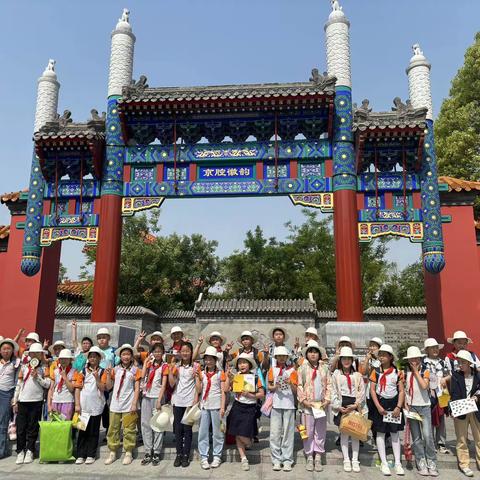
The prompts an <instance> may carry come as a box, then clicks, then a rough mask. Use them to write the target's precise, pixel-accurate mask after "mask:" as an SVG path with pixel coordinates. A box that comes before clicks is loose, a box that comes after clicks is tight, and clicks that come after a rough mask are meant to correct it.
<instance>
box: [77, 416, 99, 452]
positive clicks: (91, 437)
mask: <svg viewBox="0 0 480 480" xmlns="http://www.w3.org/2000/svg"><path fill="white" fill-rule="evenodd" d="M101 421H102V414H100V415H95V416H93V415H92V416H91V417H90V419H89V420H88V424H87V429H86V430H85V431H82V430H79V431H78V438H77V458H79V457H80V458H87V457H93V458H95V457H96V456H97V448H98V437H99V435H100V422H101Z"/></svg>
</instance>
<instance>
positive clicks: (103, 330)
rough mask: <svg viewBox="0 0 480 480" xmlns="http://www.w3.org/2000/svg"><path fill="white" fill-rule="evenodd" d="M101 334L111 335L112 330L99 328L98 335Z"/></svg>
mask: <svg viewBox="0 0 480 480" xmlns="http://www.w3.org/2000/svg"><path fill="white" fill-rule="evenodd" d="M99 335H108V336H109V337H110V332H109V331H108V328H105V327H102V328H99V329H98V332H97V337H98V336H99Z"/></svg>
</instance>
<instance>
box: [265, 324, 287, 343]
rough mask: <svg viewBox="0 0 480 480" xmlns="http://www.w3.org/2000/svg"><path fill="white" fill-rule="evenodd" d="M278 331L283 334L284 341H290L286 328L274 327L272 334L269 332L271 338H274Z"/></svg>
mask: <svg viewBox="0 0 480 480" xmlns="http://www.w3.org/2000/svg"><path fill="white" fill-rule="evenodd" d="M277 330H280V331H281V332H283V339H284V341H285V342H286V341H287V340H288V332H287V330H286V329H285V327H273V328H272V329H271V330H270V332H269V335H268V336H269V337H270V338H273V333H274V332H276V331H277Z"/></svg>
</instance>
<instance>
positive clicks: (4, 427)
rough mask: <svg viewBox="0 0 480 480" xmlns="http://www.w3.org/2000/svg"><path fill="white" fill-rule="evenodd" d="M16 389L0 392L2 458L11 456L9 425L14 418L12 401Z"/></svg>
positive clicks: (0, 456) (0, 444)
mask: <svg viewBox="0 0 480 480" xmlns="http://www.w3.org/2000/svg"><path fill="white" fill-rule="evenodd" d="M13 392H14V389H12V390H7V391H5V390H0V458H4V457H7V456H8V455H10V448H9V441H8V424H9V423H10V418H11V416H12V407H11V406H10V405H11V401H12V397H13Z"/></svg>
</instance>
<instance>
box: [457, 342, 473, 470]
mask: <svg viewBox="0 0 480 480" xmlns="http://www.w3.org/2000/svg"><path fill="white" fill-rule="evenodd" d="M457 362H458V367H459V370H458V371H456V372H453V374H452V379H451V395H452V400H460V399H463V398H470V397H473V398H475V401H476V402H477V406H480V373H479V372H478V371H477V369H476V368H475V360H474V358H473V357H472V355H471V353H470V352H468V351H467V350H460V351H459V352H458V353H457ZM453 423H454V425H455V435H456V437H457V458H458V466H459V468H460V471H461V472H462V473H463V474H464V475H466V476H467V477H473V472H472V470H471V469H470V455H469V452H468V426H469V425H470V428H471V430H472V435H473V440H474V443H475V456H476V460H477V465H478V466H480V411H478V412H474V413H468V414H467V415H462V416H460V417H457V418H454V419H453Z"/></svg>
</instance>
